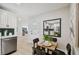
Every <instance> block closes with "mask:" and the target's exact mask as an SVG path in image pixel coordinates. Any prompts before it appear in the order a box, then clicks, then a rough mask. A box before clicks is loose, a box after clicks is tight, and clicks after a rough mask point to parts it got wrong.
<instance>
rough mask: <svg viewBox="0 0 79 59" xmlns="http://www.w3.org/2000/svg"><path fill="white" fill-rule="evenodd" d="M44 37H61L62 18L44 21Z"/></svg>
mask: <svg viewBox="0 0 79 59" xmlns="http://www.w3.org/2000/svg"><path fill="white" fill-rule="evenodd" d="M43 35H50V36H54V37H61V18H57V19H51V20H44V21H43Z"/></svg>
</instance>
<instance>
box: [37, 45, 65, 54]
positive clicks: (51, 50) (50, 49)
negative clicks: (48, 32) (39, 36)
mask: <svg viewBox="0 0 79 59" xmlns="http://www.w3.org/2000/svg"><path fill="white" fill-rule="evenodd" d="M38 47H39V48H40V49H43V50H45V52H46V53H48V54H54V53H55V54H56V55H57V54H58V55H65V53H64V52H63V51H61V50H59V49H57V46H54V45H45V44H44V45H43V44H38Z"/></svg>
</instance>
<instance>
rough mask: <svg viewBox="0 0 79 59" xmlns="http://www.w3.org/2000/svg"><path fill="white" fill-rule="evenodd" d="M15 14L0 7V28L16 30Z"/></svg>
mask: <svg viewBox="0 0 79 59" xmlns="http://www.w3.org/2000/svg"><path fill="white" fill-rule="evenodd" d="M17 18H18V17H17V15H15V14H13V13H12V12H9V11H6V10H2V9H0V28H14V29H15V33H16V31H17Z"/></svg>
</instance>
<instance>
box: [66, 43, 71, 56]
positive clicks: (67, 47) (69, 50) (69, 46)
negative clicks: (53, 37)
mask: <svg viewBox="0 0 79 59" xmlns="http://www.w3.org/2000/svg"><path fill="white" fill-rule="evenodd" d="M66 49H67V53H68V55H71V45H70V44H69V43H68V44H67V46H66Z"/></svg>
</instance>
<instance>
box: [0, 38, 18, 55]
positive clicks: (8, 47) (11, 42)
mask: <svg viewBox="0 0 79 59" xmlns="http://www.w3.org/2000/svg"><path fill="white" fill-rule="evenodd" d="M1 43H2V44H1V54H2V55H5V54H10V53H12V52H15V51H16V50H17V37H9V38H4V39H2V40H1Z"/></svg>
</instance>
